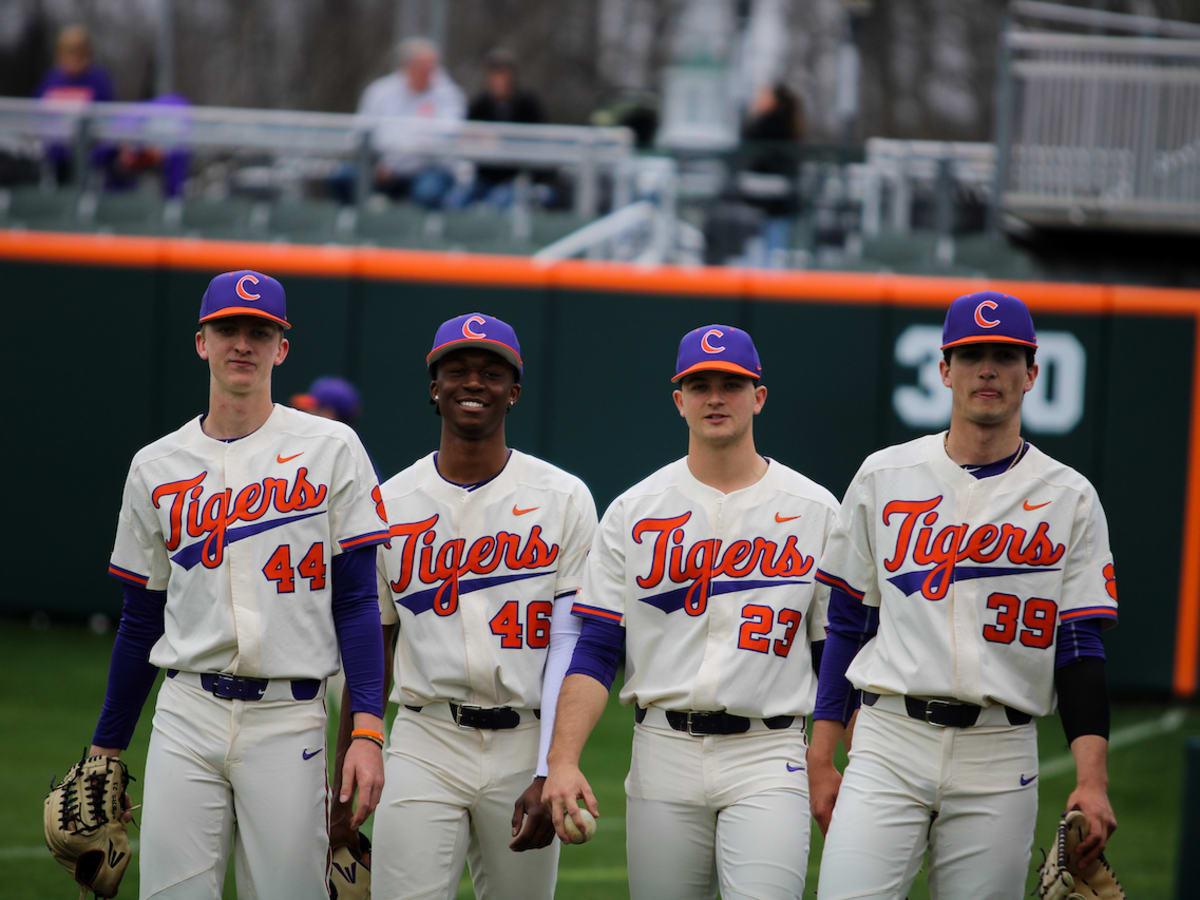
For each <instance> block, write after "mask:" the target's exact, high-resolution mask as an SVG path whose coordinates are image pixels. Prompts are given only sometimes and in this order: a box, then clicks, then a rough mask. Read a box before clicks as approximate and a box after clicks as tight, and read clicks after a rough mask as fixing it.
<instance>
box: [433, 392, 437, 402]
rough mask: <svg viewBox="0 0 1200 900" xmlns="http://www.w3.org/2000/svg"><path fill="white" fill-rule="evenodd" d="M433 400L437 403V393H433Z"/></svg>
mask: <svg viewBox="0 0 1200 900" xmlns="http://www.w3.org/2000/svg"><path fill="white" fill-rule="evenodd" d="M433 402H434V403H437V402H438V395H437V394H434V395H433Z"/></svg>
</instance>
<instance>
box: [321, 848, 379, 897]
mask: <svg viewBox="0 0 1200 900" xmlns="http://www.w3.org/2000/svg"><path fill="white" fill-rule="evenodd" d="M357 837H358V841H359V845H358V850H357V852H356V851H355V850H352V849H351V848H350V847H347V846H346V845H344V844H343V845H342V846H341V847H338V848H337V849H336V850H334V851H333V863H332V865H330V867H329V897H330V900H370V897H371V865H370V853H371V841H370V840H369V839H368V838H367V836H366V835H365V834H359V835H357Z"/></svg>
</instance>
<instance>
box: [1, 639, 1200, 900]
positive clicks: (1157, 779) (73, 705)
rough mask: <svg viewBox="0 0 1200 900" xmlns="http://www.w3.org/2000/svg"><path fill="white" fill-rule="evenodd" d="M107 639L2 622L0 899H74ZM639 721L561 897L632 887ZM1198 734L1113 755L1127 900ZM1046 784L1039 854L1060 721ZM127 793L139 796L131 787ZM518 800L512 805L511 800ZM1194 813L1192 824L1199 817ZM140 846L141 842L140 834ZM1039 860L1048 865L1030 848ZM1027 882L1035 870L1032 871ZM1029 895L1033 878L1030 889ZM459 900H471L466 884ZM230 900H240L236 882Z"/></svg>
mask: <svg viewBox="0 0 1200 900" xmlns="http://www.w3.org/2000/svg"><path fill="white" fill-rule="evenodd" d="M111 647H112V636H111V635H107V636H98V635H94V634H91V633H89V632H87V631H85V630H83V629H81V628H75V627H70V628H68V627H54V628H50V629H48V630H40V631H35V630H32V629H30V628H28V627H26V626H25V625H23V624H16V623H14V622H12V621H10V620H0V659H3V661H4V662H3V670H2V673H3V688H2V689H0V721H3V722H4V723H5V727H4V730H3V732H2V735H0V759H2V760H3V763H4V764H3V765H2V766H0V796H4V797H7V798H9V800H8V802H7V803H5V804H4V807H3V813H2V814H0V884H3V885H4V888H3V889H0V895H3V896H4V897H5V898H6V900H43V898H46V897H68V896H75V894H74V893H73V889H72V882H71V880H70V877H69V876H68V875H67V873H66V872H64V871H63V870H62V869H61V868H59V866H58V865H57V864H56V863H55V862H54V861H53V860H52V859H51V857H50V854H49V853H48V852H47V851H46V850H45V847H44V845H43V839H42V826H41V812H42V800H43V798H44V797H45V795H46V792H47V791H48V790H49V786H50V780H51V777H52V776H61V775H62V773H63V771H64V770H65V769H66V768H67V766H68V765H69V764H70V763H71V762H73V761H74V760H75V759H77V758H78V754H79V752H80V750H81V748H83V747H84V746H86V745H87V744H88V743H90V740H91V732H92V729H93V728H94V726H95V722H96V717H97V715H98V713H99V710H100V705H101V702H102V700H103V697H104V683H105V677H106V673H107V666H108V655H109V652H110V649H111ZM1167 709H1168V707H1167V706H1166V705H1164V704H1154V703H1139V704H1120V705H1117V706H1115V707H1114V709H1113V729H1114V733H1116V732H1117V731H1118V730H1120V729H1122V728H1126V727H1128V726H1131V725H1136V724H1138V723H1143V722H1152V721H1157V720H1159V719H1161V717H1162V716H1163V714H1164V713H1165V712H1166V711H1167ZM150 718H151V716H150V710H149V708H148V709H147V711H146V712H145V713H144V714H143V716H142V720H141V722H140V724H139V726H138V730H137V733H136V735H135V737H134V741H133V745H132V746H131V748H130V750H129V751H128V752H127V753H126V754H125V758H126V760H127V761H128V762H129V764H130V768H131V771H132V772H134V773H135V774H136V775H140V774H141V773H142V771H143V770H144V764H145V752H146V745H147V742H148V738H149V731H150ZM632 727H633V716H632V714H631V711H630V710H629V709H626V708H624V707H620V706H618V705H617V704H616V703H615V701H613V702H610V706H609V710H608V712H607V713H606V714H605V716H604V718H603V719H602V720H601V722H600V725H599V726H598V727H597V729H596V732H595V733H594V734H593V736H592V739H591V741H590V742H589V743H588V747H587V751H586V752H585V754H584V760H583V769H584V772H585V774H586V775H587V776H588V779H589V781H590V782H591V784H592V787H593V789H594V790H595V791H596V795H597V798H598V800H599V803H600V812H601V818H600V821H599V829H598V831H597V834H596V838H595V839H594V840H593V841H591V842H590V843H588V844H584V845H580V846H569V847H564V848H563V852H562V861H561V864H560V866H559V879H558V884H559V892H560V895H561V896H569V897H571V900H608V898H620V897H627V896H628V889H627V887H626V882H625V822H624V813H625V793H624V786H623V785H624V778H625V772H626V769H627V766H628V762H629V746H630V739H631V733H632ZM1193 735H1200V709H1197V708H1196V707H1195V706H1192V707H1187V708H1185V710H1184V719H1183V723H1182V726H1181V727H1179V728H1176V729H1174V730H1171V731H1168V732H1166V733H1163V734H1158V735H1156V736H1153V737H1148V738H1146V739H1144V740H1141V741H1138V742H1135V743H1132V744H1130V745H1128V746H1124V747H1115V748H1114V749H1113V750H1112V751H1111V753H1110V760H1109V768H1110V782H1111V787H1110V797H1111V799H1112V802H1113V807H1114V808H1115V810H1116V813H1117V818H1118V820H1119V822H1120V829H1119V831H1118V832H1117V833H1116V835H1115V836H1114V838H1113V841H1112V843H1111V844H1110V849H1109V853H1108V857H1109V860H1110V861H1111V862H1112V864H1113V868H1114V869H1115V870H1116V872H1117V874H1118V875H1119V876H1120V879H1121V883H1122V884H1123V885H1124V887H1125V888H1126V891H1127V893H1128V895H1129V896H1130V897H1133V898H1138V900H1143V898H1163V900H1167V898H1171V897H1173V896H1174V894H1173V892H1172V891H1173V884H1174V878H1175V870H1176V857H1177V854H1178V853H1179V816H1180V806H1181V797H1180V794H1181V792H1182V785H1183V746H1184V742H1185V741H1186V739H1187V737H1189V736H1193ZM1039 743H1040V745H1041V759H1042V764H1043V776H1042V778H1040V779H1039V784H1040V787H1039V791H1040V809H1039V814H1038V830H1037V838H1036V840H1035V842H1034V845H1035V848H1036V847H1038V846H1043V847H1044V846H1048V844H1049V840H1050V835H1051V833H1052V830H1053V825H1054V822H1055V821H1056V819H1057V816H1058V813H1059V811H1060V809H1061V807H1062V805H1063V803H1064V801H1065V800H1066V797H1067V794H1068V793H1070V790H1071V788H1072V786H1073V783H1074V781H1073V770H1072V769H1069V768H1068V771H1067V772H1066V774H1061V775H1054V774H1053V773H1052V772H1049V771H1047V770H1046V768H1045V767H1046V765H1047V763H1048V762H1049V761H1051V760H1053V759H1055V758H1057V757H1061V756H1063V755H1064V754H1066V753H1067V749H1066V746H1065V741H1064V739H1063V735H1062V729H1061V727H1060V725H1059V723H1058V720H1057V719H1056V718H1054V717H1051V718H1048V719H1045V720H1043V721H1042V722H1041V723H1040V727H1039ZM132 794H133V795H134V797H135V798H140V796H141V786H140V784H138V783H135V784H134V786H133V790H132ZM514 799H515V798H514ZM1193 814H1196V813H1195V811H1193ZM813 832H814V838H813V846H812V850H811V853H810V855H809V877H808V887H807V889H806V896H812V891H813V890H814V889H815V888H816V884H817V869H818V865H819V862H820V853H821V838H820V833H819V831H818V830H817V829H816V828H815V827H814V829H813ZM134 836H135V837H136V833H135V835H134ZM1034 856H1035V859H1036V860H1040V859H1041V855H1040V854H1039V853H1038V852H1037V850H1036V849H1035V851H1034ZM137 865H138V862H137V855H136V854H135V855H134V861H133V863H132V865H131V866H130V869H129V872H128V873H127V874H126V876H125V882H124V885H125V886H124V889H123V890H122V892H121V896H123V897H133V896H136V895H137V889H136V886H137V878H138V873H137ZM1031 878H1032V867H1031ZM1030 884H1031V885H1032V880H1031V881H1030ZM459 895H460V896H461V897H470V896H471V889H470V882H469V881H468V880H466V879H465V878H464V881H463V887H462V890H460V893H459ZM928 896H929V893H928V889H927V887H926V885H925V880H924V875H923V874H922V875H920V876H918V879H917V882H916V884H914V886H913V890H912V892H911V893H910V897H911V900H921V898H926V897H928ZM225 897H227V898H234V897H236V892H235V891H234V889H233V886H232V880H231V879H230V880H228V881H227V885H226V891H225Z"/></svg>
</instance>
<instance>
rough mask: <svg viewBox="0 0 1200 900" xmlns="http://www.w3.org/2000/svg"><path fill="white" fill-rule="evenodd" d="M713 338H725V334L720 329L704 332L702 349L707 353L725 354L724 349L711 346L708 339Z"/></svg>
mask: <svg viewBox="0 0 1200 900" xmlns="http://www.w3.org/2000/svg"><path fill="white" fill-rule="evenodd" d="M713 336H716V337H725V332H723V331H722V330H721V329H720V328H710V329H708V331H706V332H704V337H702V338H700V349H701V350H703V351H704V352H705V353H724V352H725V348H724V347H721V346H718V345H716V344H710V343H709V342H708V339H709V338H710V337H713Z"/></svg>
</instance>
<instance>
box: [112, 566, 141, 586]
mask: <svg viewBox="0 0 1200 900" xmlns="http://www.w3.org/2000/svg"><path fill="white" fill-rule="evenodd" d="M108 574H109V575H111V576H113V577H114V578H119V579H121V581H126V582H129V583H130V584H134V585H137V586H138V587H142V588H144V587H145V586H146V585H147V584H149V582H150V576H149V575H139V574H138V573H137V572H131V571H129V569H122V568H121V567H120V566H114V565H113V564H112V563H109V564H108Z"/></svg>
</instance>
